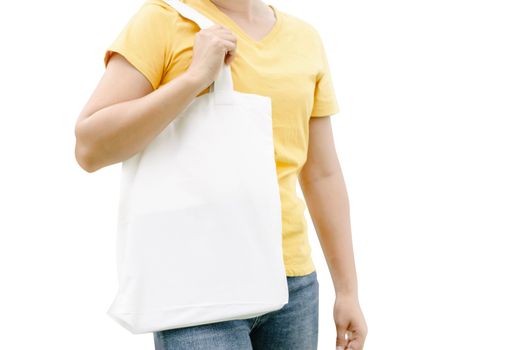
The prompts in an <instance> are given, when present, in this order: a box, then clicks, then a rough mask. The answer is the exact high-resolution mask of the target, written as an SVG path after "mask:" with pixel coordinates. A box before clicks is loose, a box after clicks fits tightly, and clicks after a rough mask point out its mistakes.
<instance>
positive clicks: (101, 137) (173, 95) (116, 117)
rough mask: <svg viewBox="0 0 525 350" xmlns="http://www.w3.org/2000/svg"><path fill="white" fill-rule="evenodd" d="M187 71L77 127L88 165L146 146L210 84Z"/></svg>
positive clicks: (97, 166) (106, 162) (119, 158)
mask: <svg viewBox="0 0 525 350" xmlns="http://www.w3.org/2000/svg"><path fill="white" fill-rule="evenodd" d="M204 82H205V81H204V80H202V79H200V78H198V77H196V76H194V75H192V74H189V73H188V72H187V71H186V72H185V73H182V74H181V75H179V76H178V77H177V78H175V79H173V80H171V81H170V82H169V83H167V84H166V85H163V86H161V87H160V88H158V89H157V90H154V91H152V92H151V93H149V94H147V95H145V96H143V97H140V98H137V99H133V100H129V101H124V102H120V103H116V104H113V105H110V106H107V107H105V108H102V109H100V110H98V111H97V112H95V113H93V114H92V115H91V116H89V117H88V118H86V119H84V120H82V121H81V122H79V124H78V125H77V127H76V136H77V145H78V146H77V147H79V148H81V149H82V150H83V152H82V154H83V161H84V167H85V168H86V170H88V171H90V172H91V171H95V170H97V169H100V168H102V167H105V166H108V165H111V164H114V163H118V162H121V161H123V160H126V159H128V158H129V157H131V156H133V155H134V154H136V153H137V152H139V151H141V150H143V149H144V148H145V147H146V145H147V144H148V143H149V142H150V141H152V140H153V139H154V138H155V137H156V136H157V135H158V134H159V133H160V132H161V131H162V130H163V129H164V128H166V127H167V126H168V124H169V123H170V122H172V121H173V120H174V118H175V117H176V116H177V115H178V114H179V113H180V112H181V111H183V110H184V109H185V108H186V107H187V106H188V105H189V104H190V103H191V102H192V101H193V99H194V98H195V97H196V96H197V94H198V93H199V92H201V91H202V90H204V89H205V88H206V86H204V85H205V83H204Z"/></svg>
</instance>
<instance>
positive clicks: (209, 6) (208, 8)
mask: <svg viewBox="0 0 525 350" xmlns="http://www.w3.org/2000/svg"><path fill="white" fill-rule="evenodd" d="M183 1H184V2H186V3H188V5H191V6H194V8H195V9H196V10H198V11H199V10H200V11H202V12H203V14H204V15H207V14H208V15H210V16H214V15H215V16H217V17H218V18H220V19H222V20H223V21H224V22H225V24H229V25H230V27H231V29H232V30H233V32H235V33H237V34H238V35H239V36H241V37H242V38H243V39H244V40H245V41H246V42H248V43H249V44H251V45H254V46H257V47H261V46H264V45H266V44H267V43H269V42H270V41H271V40H272V39H273V38H274V37H275V36H276V35H277V33H278V32H279V31H280V29H281V25H282V21H283V19H282V13H281V12H280V11H279V10H278V9H276V8H275V7H274V6H273V5H270V4H267V6H269V7H270V8H271V9H272V10H273V12H274V15H275V17H276V19H275V22H274V24H273V27H272V28H271V29H270V31H269V32H268V33H266V35H265V36H264V37H263V38H262V39H260V40H255V39H254V38H252V37H251V36H249V35H248V34H247V33H246V32H245V31H244V30H243V29H242V28H241V26H240V25H238V24H237V22H235V21H234V20H233V19H232V18H231V17H230V16H228V15H227V14H226V13H224V12H222V11H221V10H220V9H219V8H218V7H217V6H216V5H215V4H214V3H213V2H212V1H210V0H183ZM210 19H211V20H213V18H210Z"/></svg>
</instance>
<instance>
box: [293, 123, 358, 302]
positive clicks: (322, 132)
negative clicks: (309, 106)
mask: <svg viewBox="0 0 525 350" xmlns="http://www.w3.org/2000/svg"><path fill="white" fill-rule="evenodd" d="M299 183H300V185H301V189H302V191H303V194H304V198H305V201H306V204H307V206H308V211H309V212H310V215H311V217H312V222H313V224H314V226H315V230H316V232H317V236H318V238H319V241H320V243H321V247H322V249H323V253H324V255H325V257H326V262H327V265H328V267H329V269H330V273H331V276H332V281H333V283H334V288H335V292H336V293H344V294H354V295H355V296H357V277H356V269H355V264H354V255H353V247H352V236H351V228H350V212H349V211H350V207H349V201H348V196H347V191H346V186H345V182H344V178H343V175H342V173H341V168H340V165H339V160H338V158H337V153H336V150H335V145H334V140H333V137H332V126H331V121H330V117H329V116H327V117H315V118H310V136H309V145H308V156H307V161H306V163H305V164H304V166H303V168H302V170H301V173H300V174H299Z"/></svg>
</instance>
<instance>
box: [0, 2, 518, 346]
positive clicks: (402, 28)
mask: <svg viewBox="0 0 525 350" xmlns="http://www.w3.org/2000/svg"><path fill="white" fill-rule="evenodd" d="M267 3H270V4H274V5H275V6H276V7H278V8H279V9H280V10H281V11H285V12H289V13H291V14H294V15H296V16H298V17H301V18H303V19H305V20H307V21H309V22H310V23H312V24H314V25H315V26H316V27H317V28H318V30H319V31H320V33H321V35H322V37H323V40H324V43H325V47H326V50H327V54H328V58H329V62H330V67H331V70H332V74H333V79H334V84H335V88H336V94H337V97H338V100H339V103H340V107H341V112H340V113H338V114H337V115H335V116H333V117H332V120H333V129H334V134H335V138H336V144H337V149H338V154H339V159H340V161H341V164H342V167H343V171H344V175H345V179H346V183H347V186H348V191H349V196H350V203H351V220H352V234H353V242H354V251H355V258H356V264H357V269H358V280H359V297H360V301H361V305H362V308H363V311H364V313H365V317H366V319H367V323H368V327H369V334H368V337H367V340H366V346H365V349H372V350H376V349H378V350H383V349H414V350H421V349H425V350H434V349H462V350H463V349H478V350H479V349H487V350H488V349H490V350H493V349H505V350H515V349H516V350H518V349H520V350H523V349H525V338H524V337H523V334H524V333H523V332H524V329H525V316H524V315H525V302H524V297H525V282H524V277H525V273H524V272H525V271H524V270H525V254H524V251H525V244H524V239H523V238H524V234H525V215H524V214H525V184H524V180H525V157H524V156H525V137H524V133H525V107H524V105H525V102H524V100H525V40H524V39H525V21H524V18H525V10H524V5H523V2H522V1H510V0H498V1H495V0H493V1H479V0H478V1H467V0H453V1H452V0H441V1H423V0H417V1H416V0H412V1H408V0H402V1H385V0H384V1H379V0H369V1H351V2H346V1H312V0H287V1H277V0H275V1H273V2H267ZM141 4H142V1H140V0H134V1H132V0H114V1H107V0H106V1H98V0H91V1H63V0H62V1H60V0H59V1H53V2H45V1H35V2H26V1H20V2H18V1H9V2H5V3H3V4H2V9H1V11H0V36H1V47H2V49H1V52H2V55H1V57H0V60H1V67H2V84H1V86H2V87H1V89H2V94H1V97H0V98H1V104H0V106H1V125H0V146H1V147H0V152H1V153H0V157H1V158H0V159H1V169H2V170H1V172H0V179H1V181H0V205H1V219H0V232H1V236H0V237H1V238H0V239H1V241H0V269H1V275H0V276H1V279H0V283H2V286H1V287H0V293H1V294H0V332H1V336H0V348H1V349H6V350H11V349H54V350H59V349H77V350H80V349H90V350H91V349H127V350H131V349H153V341H152V336H151V335H150V334H147V335H131V334H130V333H128V331H126V330H125V329H123V328H121V326H119V325H118V324H117V323H116V322H114V321H113V320H112V319H110V318H109V317H108V316H107V315H106V314H105V312H106V309H107V308H108V307H109V304H110V302H111V300H112V298H113V294H114V293H115V291H116V287H117V285H116V270H115V260H114V259H115V257H114V244H115V241H114V239H115V231H114V229H115V225H116V214H117V212H116V210H117V207H116V206H117V199H118V184H119V175H120V173H119V171H120V166H119V165H113V166H110V167H107V168H104V169H101V170H99V171H97V172H95V173H91V174H89V173H86V172H84V171H83V170H82V169H81V168H80V167H79V166H78V165H77V164H76V162H75V158H74V144H75V139H74V133H73V128H74V123H75V121H76V118H77V116H78V114H79V113H80V110H81V108H82V107H83V106H84V104H85V103H86V101H87V99H88V97H89V96H90V94H91V92H92V90H93V89H94V88H95V86H96V84H97V82H98V80H99V79H100V77H101V76H102V74H103V69H104V67H103V56H104V51H105V48H106V47H107V46H108V45H109V44H110V42H111V41H112V40H113V39H114V38H115V37H116V35H117V34H118V32H119V31H120V30H121V28H122V27H123V26H124V25H125V23H126V21H127V20H128V19H129V17H130V16H131V15H132V14H133V13H134V12H135V11H136V10H138V8H139V6H140V5H141ZM306 215H307V217H308V219H309V216H308V213H306ZM309 223H310V231H309V235H310V242H311V244H312V248H313V251H314V261H315V263H316V266H317V270H318V278H319V282H320V285H321V302H320V303H321V305H320V328H319V332H320V335H319V349H322V350H324V349H333V348H335V346H334V344H335V341H334V340H335V327H334V324H333V321H332V307H333V297H334V294H333V293H334V292H333V287H332V284H331V283H332V282H331V279H330V275H329V271H328V270H327V267H326V263H325V260H324V257H323V255H322V251H321V249H320V246H319V242H318V240H317V237H316V234H315V231H314V229H313V226H312V225H311V222H309Z"/></svg>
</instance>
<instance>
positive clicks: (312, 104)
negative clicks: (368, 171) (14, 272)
mask: <svg viewBox="0 0 525 350" xmlns="http://www.w3.org/2000/svg"><path fill="white" fill-rule="evenodd" d="M182 2H184V3H186V4H187V5H189V6H191V7H193V8H195V9H196V10H198V11H199V12H201V13H202V14H204V15H205V16H207V17H208V18H210V19H212V20H213V21H214V22H215V23H217V25H214V26H212V27H210V28H207V29H204V30H200V28H199V27H198V26H197V25H196V24H195V23H194V22H192V21H191V20H189V19H186V18H184V17H182V16H180V15H179V14H178V13H177V11H176V10H175V9H173V8H172V7H171V6H170V5H169V4H167V3H165V2H164V1H163V0H146V1H144V3H143V5H142V6H141V8H140V9H139V10H138V11H137V12H136V13H135V15H134V16H133V17H132V18H131V19H130V20H129V22H128V23H127V25H126V26H125V27H124V28H123V30H122V31H121V33H120V34H119V35H118V37H117V38H116V39H115V40H114V41H113V42H112V43H111V45H110V46H109V47H108V48H107V51H106V53H105V57H104V64H105V66H106V71H105V73H104V75H103V77H102V79H101V80H100V82H99V84H98V86H97V87H96V89H95V91H94V92H93V94H92V96H91V97H90V99H89V101H88V102H87V104H86V106H85V107H84V109H83V110H82V112H81V114H80V116H79V118H78V121H77V125H76V137H77V144H76V150H75V155H76V158H77V161H78V163H79V164H80V165H81V166H82V168H83V169H85V170H86V171H88V172H93V171H96V170H98V169H100V168H102V167H105V166H108V165H111V164H115V163H119V162H121V161H123V160H125V159H127V158H129V157H131V156H132V155H134V154H135V153H137V152H140V151H141V150H142V149H143V148H144V147H145V146H146V145H147V144H148V143H149V142H150V141H152V139H154V138H155V136H156V135H158V134H159V133H160V132H161V131H162V130H163V129H164V128H165V127H166V126H167V125H168V124H169V123H170V122H171V121H172V120H173V118H174V116H176V115H177V113H179V112H181V111H182V110H184V109H185V107H186V106H188V105H189V103H190V102H191V101H192V100H193V99H194V98H195V97H196V96H200V95H201V94H204V93H208V92H209V86H210V84H211V83H212V82H213V81H214V80H215V79H216V78H217V76H218V74H219V71H220V68H221V66H222V64H223V63H227V64H231V70H232V78H233V82H234V86H235V90H237V91H241V92H247V93H255V94H258V95H265V96H270V97H271V98H272V113H273V116H272V120H273V133H274V146H275V159H276V165H277V171H278V179H279V186H280V193H281V205H282V218H283V253H284V257H283V258H284V262H285V267H286V274H287V280H288V286H289V288H288V289H289V293H290V294H289V302H288V304H286V305H285V306H284V307H283V308H281V309H279V310H276V311H274V312H270V313H267V314H264V315H262V316H258V317H254V318H250V319H243V320H233V321H226V322H218V323H211V324H205V325H198V326H193V327H185V328H177V329H171V330H165V331H161V332H155V333H154V334H153V335H154V342H155V347H156V349H191V350H194V349H252V348H253V349H303V350H304V349H316V348H317V337H318V305H319V304H318V302H319V298H318V293H319V285H318V281H317V275H316V269H315V266H314V264H313V261H312V258H311V255H310V252H311V250H310V245H309V242H308V236H307V224H306V220H305V217H304V215H303V211H304V209H305V206H304V203H303V202H302V200H301V199H300V198H299V197H297V196H296V192H295V186H296V183H297V181H299V183H300V186H301V189H302V191H303V193H304V197H305V200H306V204H307V206H308V209H309V212H310V213H311V216H312V221H313V222H314V225H315V228H316V231H317V234H318V237H319V240H320V243H321V245H322V248H323V252H324V254H325V257H326V260H327V263H328V266H329V269H330V273H331V276H332V280H333V282H334V287H335V291H336V300H335V305H334V309H333V315H334V321H335V326H336V333H337V338H336V346H339V347H340V349H350V348H351V349H354V350H357V349H362V348H363V344H364V340H365V337H366V333H367V327H366V323H365V320H364V317H363V314H362V312H361V308H360V306H359V301H358V296H357V279H356V272H355V267H354V259H353V253H352V243H351V233H350V219H349V204H348V198H347V194H346V189H345V184H344V179H343V176H342V174H341V169H340V166H339V162H338V159H337V155H336V152H335V149H334V142H333V139H332V132H331V124H330V115H332V114H335V113H337V112H338V111H339V108H338V104H337V101H336V97H335V93H334V90H333V86H332V81H331V76H330V70H329V67H328V62H327V56H326V54H325V51H324V47H323V44H322V41H321V38H320V36H319V34H318V32H317V31H316V29H315V28H314V27H313V26H312V25H310V24H308V23H307V22H305V21H303V20H300V19H298V18H296V17H294V16H292V15H290V14H287V13H284V12H282V11H280V10H278V9H276V8H275V7H274V6H272V5H266V4H265V3H263V2H262V1H260V0H182ZM323 348H324V347H323Z"/></svg>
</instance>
